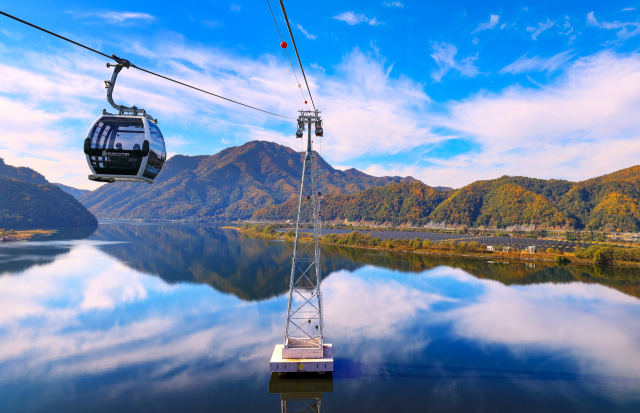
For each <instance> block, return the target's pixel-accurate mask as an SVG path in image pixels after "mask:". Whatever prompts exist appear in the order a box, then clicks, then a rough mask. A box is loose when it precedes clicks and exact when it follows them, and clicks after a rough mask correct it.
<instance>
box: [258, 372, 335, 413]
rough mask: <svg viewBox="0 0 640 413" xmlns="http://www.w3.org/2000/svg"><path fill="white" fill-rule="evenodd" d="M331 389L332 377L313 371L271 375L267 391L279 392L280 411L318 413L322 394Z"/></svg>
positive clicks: (286, 412) (284, 412)
mask: <svg viewBox="0 0 640 413" xmlns="http://www.w3.org/2000/svg"><path fill="white" fill-rule="evenodd" d="M332 391H333V377H332V376H331V375H330V374H328V375H326V376H320V375H318V374H315V373H308V374H307V373H298V374H296V375H284V376H281V375H279V374H278V373H273V374H272V375H271V380H269V393H280V410H281V412H282V413H302V412H304V413H307V412H309V413H311V412H315V413H319V412H320V405H321V404H322V394H323V393H330V392H332Z"/></svg>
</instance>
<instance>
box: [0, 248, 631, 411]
mask: <svg viewBox="0 0 640 413" xmlns="http://www.w3.org/2000/svg"><path fill="white" fill-rule="evenodd" d="M323 298H324V308H325V317H326V318H325V332H326V334H327V341H329V342H332V343H333V344H334V346H336V350H337V357H341V358H344V359H348V360H351V361H352V362H353V363H361V364H362V363H364V364H367V363H368V364H377V365H381V366H384V365H385V364H386V365H387V367H385V368H386V370H385V371H387V373H376V374H389V371H391V370H389V368H390V367H389V366H388V365H389V364H390V363H401V364H400V365H403V364H402V363H405V364H406V365H409V364H411V363H412V362H413V361H416V360H417V361H419V362H420V363H422V364H424V365H427V364H428V363H431V362H432V360H431V359H428V357H427V356H425V354H427V353H429V354H431V353H432V354H435V356H431V357H437V356H438V355H442V354H444V353H438V351H440V352H442V351H443V350H442V349H441V347H442V346H444V347H446V346H449V345H459V342H460V341H465V342H466V344H465V345H466V346H469V347H473V348H477V349H479V350H478V351H480V353H481V354H484V357H492V353H495V352H496V351H499V350H496V348H498V347H499V348H504V349H506V350H507V351H508V352H509V354H510V356H509V357H510V359H509V357H507V358H506V359H505V360H499V362H498V364H500V363H503V362H507V363H513V368H514V369H515V370H517V369H518V368H519V367H518V366H519V365H520V364H518V363H526V362H527V359H528V358H531V357H534V358H539V359H543V361H541V363H540V365H535V366H534V368H536V369H537V368H541V369H547V370H549V369H550V368H551V367H550V366H552V365H553V363H554V360H556V361H557V360H562V361H563V363H562V366H564V367H567V366H571V365H575V366H577V373H578V374H584V375H590V374H597V375H605V376H616V377H617V376H625V377H628V378H633V379H640V317H638V316H640V300H638V299H636V298H634V297H631V296H628V295H625V294H623V293H620V292H618V291H615V290H612V289H610V288H607V287H604V286H601V285H597V284H591V285H587V284H582V283H571V284H533V285H528V286H511V287H507V286H505V285H503V284H501V283H499V282H496V281H491V280H482V279H478V278H475V277H473V276H471V275H469V274H468V273H466V272H464V271H462V270H459V269H452V268H449V267H437V268H435V269H433V270H429V271H425V272H423V273H421V274H418V275H415V274H406V273H401V272H396V271H390V270H387V269H381V268H376V267H372V266H366V267H362V268H359V269H357V270H355V271H353V272H349V271H338V272H335V273H333V274H332V275H331V276H330V277H328V278H326V280H325V282H324V283H323ZM285 307H286V298H285V297H284V296H279V297H275V298H271V299H268V300H264V301H251V302H245V301H242V300H240V299H238V298H237V297H235V296H233V295H229V294H223V293H220V292H218V291H215V290H213V289H211V288H209V287H208V286H204V285H193V284H167V283H165V282H164V281H163V280H162V279H160V278H158V277H155V276H151V275H147V274H145V273H143V272H140V271H137V270H135V269H132V268H130V267H128V266H126V265H124V264H122V263H121V262H120V261H119V260H117V259H116V258H114V257H113V256H111V255H108V254H107V253H105V252H103V251H101V250H100V249H98V248H96V246H95V245H91V244H90V243H82V242H80V243H76V244H74V245H73V247H72V248H71V250H70V251H69V253H67V254H65V255H62V256H58V257H57V258H56V259H55V261H54V262H53V263H51V264H47V265H45V266H36V267H32V268H29V269H28V270H25V271H24V272H22V274H21V275H20V276H16V277H0V390H1V387H2V385H3V384H4V385H6V386H13V385H15V383H30V385H33V383H36V382H41V383H44V384H43V385H45V386H46V383H47V382H48V381H49V380H51V378H52V377H55V378H57V379H64V380H78V379H80V378H82V377H86V376H94V377H95V376H106V375H110V374H113V373H114V372H120V374H121V377H119V378H117V379H112V381H111V382H109V383H108V384H104V385H102V386H101V388H102V390H104V391H108V392H110V394H111V395H114V394H122V393H124V392H127V391H129V390H131V389H141V388H144V389H146V390H145V391H147V392H149V393H151V394H163V393H166V392H177V391H181V389H188V388H193V387H194V386H195V387H198V386H200V387H201V386H203V385H206V384H207V383H209V384H211V383H223V382H224V383H233V382H243V383H244V382H247V380H249V381H256V380H255V379H256V378H258V377H263V376H265V377H266V376H267V374H268V372H267V371H266V369H267V360H268V359H269V356H270V354H271V351H272V349H273V345H274V344H275V343H277V342H280V341H281V339H282V330H283V322H284V310H285ZM442 343H444V344H442ZM438 346H440V347H438ZM439 348H440V350H439ZM481 358H482V357H480V358H476V359H477V360H479V359H481ZM425 360H426V361H425ZM467 360H468V359H467ZM438 363H444V365H441V367H440V368H438V367H437V366H436V367H433V368H432V367H429V368H432V370H431V371H433V372H435V373H433V374H438V373H437V372H438V371H442V368H447V365H446V363H452V361H451V359H448V360H446V359H445V360H440V361H438ZM479 363H480V364H478V365H473V364H471V365H467V367H468V368H470V369H473V368H478V369H480V368H481V367H482V366H481V365H482V363H483V362H479ZM436 364H437V363H436ZM522 365H524V364H522ZM503 367H504V366H503ZM424 368H426V367H424ZM429 374H431V373H429ZM251 377H253V378H254V380H251V379H250V378H251ZM258 382H259V380H258ZM448 383H449V385H453V382H448ZM629 383H630V384H628V385H627V387H626V390H623V387H621V388H618V389H617V390H616V391H617V392H618V393H619V392H626V394H625V395H624V396H625V397H632V398H637V397H638V388H637V385H638V381H632V382H629ZM25 385H26V384H25ZM362 385H364V384H362ZM528 385H531V383H529V384H528ZM443 386H444V387H443ZM446 386H447V384H446V383H444V382H442V383H439V384H438V385H437V386H436V387H435V388H434V389H432V390H433V392H435V393H434V394H436V393H438V394H440V393H441V394H446V393H448V392H455V389H449V390H447V389H446ZM358 387H359V385H355V387H353V389H356V388H358ZM105 389H107V390H105ZM609 390H610V389H609ZM609 390H603V389H600V390H598V389H594V390H593V391H609ZM354 391H355V390H354ZM531 391H535V390H531Z"/></svg>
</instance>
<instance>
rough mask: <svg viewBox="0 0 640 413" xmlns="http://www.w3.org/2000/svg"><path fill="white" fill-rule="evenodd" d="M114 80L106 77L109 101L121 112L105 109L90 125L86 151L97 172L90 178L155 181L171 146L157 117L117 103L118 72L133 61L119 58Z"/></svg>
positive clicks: (92, 170)
mask: <svg viewBox="0 0 640 413" xmlns="http://www.w3.org/2000/svg"><path fill="white" fill-rule="evenodd" d="M113 57H114V59H115V60H116V61H117V62H118V64H116V65H111V64H109V63H107V67H111V66H114V68H115V69H114V71H113V75H112V76H111V81H105V84H106V88H107V101H108V102H109V103H110V104H111V106H113V107H114V108H115V109H116V110H117V111H118V114H117V115H114V114H110V113H107V111H106V110H103V111H102V116H100V117H99V118H98V119H97V120H96V121H95V122H94V123H93V125H91V128H89V132H88V134H87V137H86V139H85V141H84V153H85V154H86V156H87V163H88V164H89V168H90V169H91V172H93V175H89V179H90V180H92V181H97V182H115V181H133V182H147V183H150V184H151V183H153V181H154V180H155V178H156V177H157V176H158V174H159V173H160V170H161V169H162V166H163V165H164V162H165V161H166V159H167V150H166V147H165V144H164V138H163V136H162V132H161V131H160V128H158V126H157V123H158V120H157V119H153V118H152V117H151V116H149V115H148V114H147V113H146V111H145V110H144V109H138V108H136V107H135V106H133V107H130V108H129V107H126V106H121V105H116V104H115V102H114V101H113V97H112V95H113V88H114V86H115V84H116V78H117V77H118V73H120V71H121V70H122V68H123V67H126V68H127V69H128V68H129V65H130V63H129V62H128V61H127V60H125V59H118V58H117V57H115V56H113Z"/></svg>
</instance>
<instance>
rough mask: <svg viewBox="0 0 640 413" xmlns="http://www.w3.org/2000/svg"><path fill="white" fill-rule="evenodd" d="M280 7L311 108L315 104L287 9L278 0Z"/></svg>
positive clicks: (314, 106)
mask: <svg viewBox="0 0 640 413" xmlns="http://www.w3.org/2000/svg"><path fill="white" fill-rule="evenodd" d="M280 7H281V8H282V14H283V15H284V21H285V23H287V28H288V29H289V36H291V42H292V43H293V49H294V50H295V51H296V56H297V57H298V63H299V64H300V71H301V72H302V77H304V83H305V84H306V85H307V91H308V92H309V98H310V99H311V104H312V105H313V109H315V110H317V109H316V104H315V102H314V101H313V96H311V89H309V82H307V75H305V74H304V68H303V67H302V60H300V54H299V53H298V47H297V46H296V40H295V39H294V38H293V31H292V30H291V24H289V18H288V17H287V11H286V10H285V9H284V2H283V1H282V0H280Z"/></svg>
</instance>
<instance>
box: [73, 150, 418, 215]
mask: <svg viewBox="0 0 640 413" xmlns="http://www.w3.org/2000/svg"><path fill="white" fill-rule="evenodd" d="M315 156H316V161H317V164H318V166H319V168H320V169H319V179H320V180H321V181H322V183H323V185H324V186H323V188H324V191H325V192H327V193H335V194H348V193H355V192H359V191H362V190H365V189H369V188H373V187H378V186H383V185H388V184H391V183H398V182H417V181H416V180H415V179H413V178H411V177H409V178H401V177H383V178H378V177H374V176H370V175H367V174H365V173H362V172H360V171H358V170H356V169H349V170H346V171H340V170H337V169H334V168H333V167H331V165H329V164H327V163H326V162H325V161H324V159H322V157H320V156H319V155H318V154H317V153H316V154H315ZM301 175H302V154H301V153H299V152H296V151H294V150H293V149H291V148H288V147H285V146H282V145H278V144H276V143H272V142H263V141H252V142H248V143H246V144H244V145H242V146H238V147H232V148H227V149H225V150H223V151H221V152H219V153H217V154H216V155H212V156H184V155H176V156H173V157H172V158H170V159H169V160H168V161H167V163H166V164H165V166H164V167H163V170H162V172H161V173H160V175H159V176H158V178H157V179H156V182H155V183H154V184H153V185H147V184H140V183H125V182H116V183H112V184H107V185H103V186H102V187H100V188H99V189H97V190H95V191H93V192H91V193H89V194H86V195H84V196H83V197H82V198H81V199H80V200H81V202H82V203H83V204H84V205H85V206H87V207H88V208H89V210H90V211H92V212H93V213H94V214H95V215H96V216H98V217H99V218H117V217H119V218H142V219H237V218H242V219H246V218H249V217H251V215H252V214H253V213H254V212H255V211H256V210H258V209H260V208H263V207H266V206H269V205H277V204H281V203H283V202H285V201H287V200H288V199H289V198H290V197H291V196H292V195H296V194H297V193H299V191H300V177H301Z"/></svg>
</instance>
